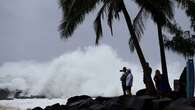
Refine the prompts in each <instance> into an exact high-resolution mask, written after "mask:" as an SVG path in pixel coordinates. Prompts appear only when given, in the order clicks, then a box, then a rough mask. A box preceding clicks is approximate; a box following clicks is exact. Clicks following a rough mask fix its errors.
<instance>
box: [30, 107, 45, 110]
mask: <svg viewBox="0 0 195 110" xmlns="http://www.w3.org/2000/svg"><path fill="white" fill-rule="evenodd" d="M32 110H43V109H42V108H41V107H35V108H33V109H32Z"/></svg>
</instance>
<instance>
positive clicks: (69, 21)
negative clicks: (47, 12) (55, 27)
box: [59, 0, 99, 38]
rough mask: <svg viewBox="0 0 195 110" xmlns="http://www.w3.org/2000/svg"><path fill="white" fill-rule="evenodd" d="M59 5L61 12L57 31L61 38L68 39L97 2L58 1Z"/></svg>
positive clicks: (93, 0)
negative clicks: (61, 16) (61, 17)
mask: <svg viewBox="0 0 195 110" xmlns="http://www.w3.org/2000/svg"><path fill="white" fill-rule="evenodd" d="M59 3H60V6H61V8H62V10H63V19H62V21H61V25H60V27H59V30H60V33H61V37H62V38H69V37H70V36H71V35H72V34H73V32H74V30H75V29H76V28H77V26H78V25H79V24H81V23H82V22H83V21H84V19H85V16H86V14H88V13H89V12H90V11H92V10H93V9H94V8H95V7H96V4H97V3H99V0H60V2H59Z"/></svg>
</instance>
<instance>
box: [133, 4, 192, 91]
mask: <svg viewBox="0 0 195 110" xmlns="http://www.w3.org/2000/svg"><path fill="white" fill-rule="evenodd" d="M176 1H177V2H178V3H179V4H180V5H181V6H182V7H183V8H185V9H186V14H187V15H188V16H189V17H190V18H191V22H192V23H191V24H192V25H191V26H192V27H193V28H194V30H195V24H194V23H195V2H194V1H192V0H176ZM136 2H137V4H139V6H140V7H142V8H141V9H140V13H150V14H151V17H152V19H153V20H154V22H156V24H157V29H158V38H159V47H160V55H161V63H162V64H161V66H162V73H163V81H164V83H165V84H166V86H165V87H166V89H165V91H166V92H169V91H171V88H170V84H169V82H168V72H167V66H166V57H165V51H164V43H165V46H166V47H167V48H168V49H171V50H172V51H175V52H177V53H179V54H182V55H183V56H184V57H187V56H193V55H194V51H195V47H194V45H193V43H194V42H193V40H192V39H184V38H183V37H184V35H183V32H182V30H181V29H180V27H178V26H177V24H174V23H172V22H171V21H170V20H172V19H173V11H172V3H171V2H170V0H145V1H143V0H136ZM143 7H144V9H143ZM141 10H142V11H141ZM140 13H139V14H138V15H137V16H136V19H135V21H134V27H138V29H139V28H140V27H143V25H144V24H143V23H142V21H143V20H140V18H141V19H142V18H143V17H142V16H143V15H147V14H140ZM140 21H141V23H140ZM140 25H141V26H140ZM162 27H163V28H165V29H167V30H168V31H169V32H170V33H172V34H175V36H174V37H173V39H172V40H168V39H166V36H165V34H162ZM163 37H165V38H164V39H163ZM165 39H166V42H164V40H165ZM180 44H186V45H185V46H181V45H180Z"/></svg>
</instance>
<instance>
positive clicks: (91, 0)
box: [60, 0, 155, 95]
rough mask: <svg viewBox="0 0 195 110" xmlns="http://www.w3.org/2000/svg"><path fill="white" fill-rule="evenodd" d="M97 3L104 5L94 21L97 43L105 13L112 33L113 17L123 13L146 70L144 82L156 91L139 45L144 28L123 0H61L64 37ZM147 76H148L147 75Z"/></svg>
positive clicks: (152, 91) (152, 90)
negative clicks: (133, 21) (134, 23)
mask: <svg viewBox="0 0 195 110" xmlns="http://www.w3.org/2000/svg"><path fill="white" fill-rule="evenodd" d="M96 5H102V7H101V8H100V10H99V12H98V14H97V17H96V19H95V21H94V29H95V31H96V44H98V43H99V39H100V38H101V37H102V35H103V33H102V23H101V20H102V18H104V15H105V16H106V17H107V22H108V25H109V27H110V29H111V33H112V22H113V19H119V17H120V16H119V13H120V12H121V13H123V15H124V17H125V21H126V24H127V27H128V30H129V33H130V35H131V37H130V38H131V39H132V40H130V41H129V43H133V45H134V47H135V49H136V52H137V55H138V57H139V60H140V63H141V65H142V68H143V71H144V83H145V85H146V89H147V90H148V91H147V92H148V93H149V94H150V95H153V94H154V93H155V87H154V84H153V81H152V78H151V71H150V69H149V68H150V67H149V66H148V63H147V62H146V60H145V57H144V55H143V52H142V50H141V47H140V45H139V42H138V40H139V36H138V35H137V34H136V33H139V32H141V31H142V30H141V29H142V28H140V30H139V29H135V28H134V26H133V24H132V21H131V17H130V16H129V14H128V11H127V9H126V6H125V4H124V1H123V0H60V6H61V7H62V10H63V20H62V24H61V26H60V31H61V36H62V38H65V39H67V38H69V37H71V35H72V33H73V32H74V30H75V29H76V27H77V26H78V25H79V24H81V23H82V22H83V21H84V18H85V16H86V15H87V14H88V13H89V12H91V11H92V10H94V9H95V8H96ZM145 76H146V77H145Z"/></svg>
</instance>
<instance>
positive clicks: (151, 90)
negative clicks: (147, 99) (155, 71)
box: [121, 1, 156, 95]
mask: <svg viewBox="0 0 195 110" xmlns="http://www.w3.org/2000/svg"><path fill="white" fill-rule="evenodd" d="M121 7H122V12H123V14H124V17H125V20H126V23H127V27H128V29H129V32H130V35H131V37H132V38H133V44H134V46H135V49H136V52H137V55H138V57H139V60H140V63H141V65H142V69H143V71H144V77H143V78H144V83H145V86H146V89H147V92H148V94H149V95H154V94H155V93H156V90H155V87H154V83H153V81H152V78H151V73H152V69H151V68H150V67H149V65H148V63H147V62H146V60H145V57H144V55H143V52H142V50H141V47H140V45H139V42H138V39H137V36H136V34H135V30H134V27H133V25H132V22H131V18H130V16H129V14H128V11H127V9H126V7H125V4H124V2H123V1H122V3H121Z"/></svg>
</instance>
